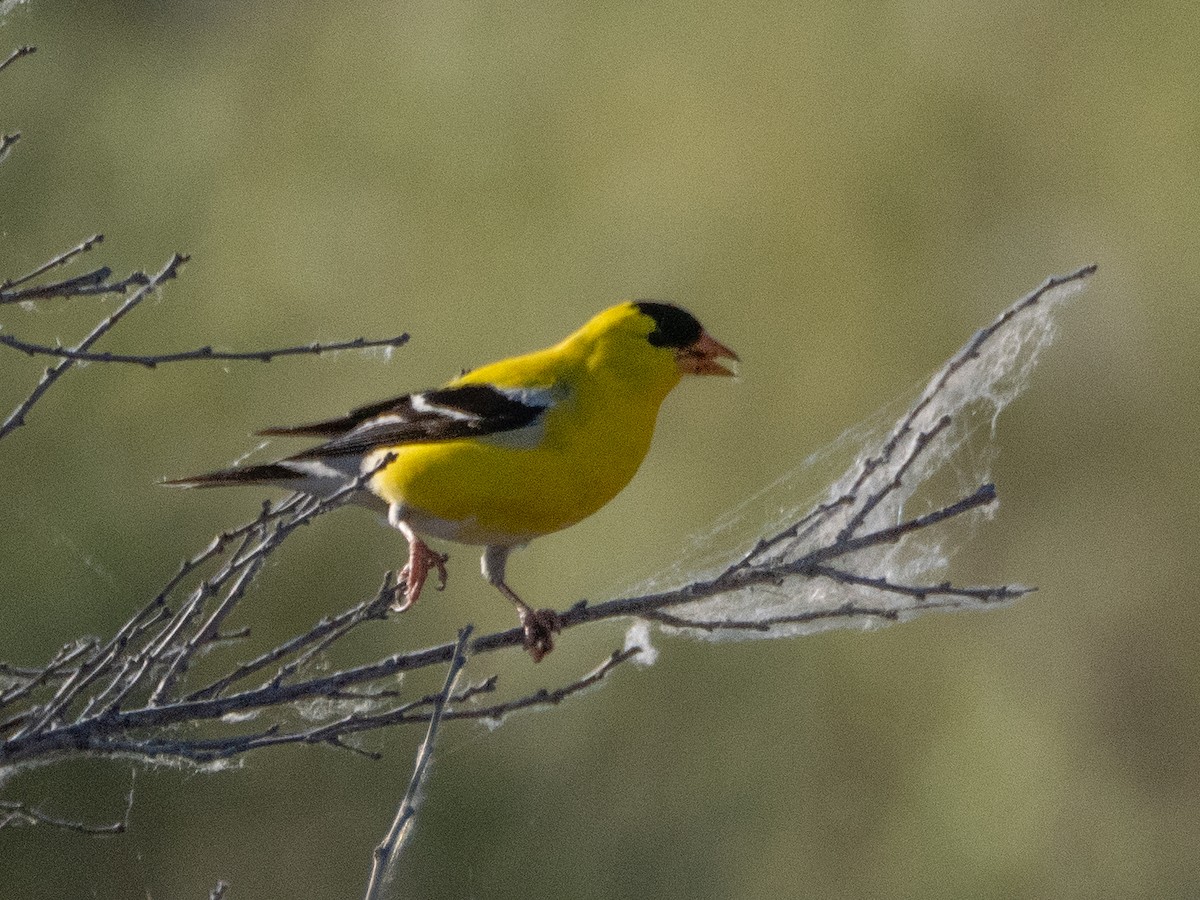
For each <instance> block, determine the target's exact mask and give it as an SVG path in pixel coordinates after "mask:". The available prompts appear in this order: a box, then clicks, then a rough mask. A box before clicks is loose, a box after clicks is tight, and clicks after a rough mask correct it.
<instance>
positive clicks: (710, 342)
mask: <svg viewBox="0 0 1200 900" xmlns="http://www.w3.org/2000/svg"><path fill="white" fill-rule="evenodd" d="M722 358H724V359H732V360H734V361H735V362H736V361H737V358H738V355H737V354H736V353H734V352H733V351H732V350H730V349H729V348H728V347H726V346H725V345H724V344H722V343H721V342H720V341H718V340H717V339H716V338H714V337H713V336H712V335H710V334H709V333H708V332H707V331H702V332H700V337H699V339H697V340H696V342H695V343H694V344H691V345H689V346H687V347H683V348H681V349H679V350H676V351H675V363H676V365H678V366H679V371H680V372H682V373H683V374H684V375H733V374H735V373H734V371H733V370H732V369H727V368H725V366H723V365H721V364H720V363H719V362H717V360H718V359H722Z"/></svg>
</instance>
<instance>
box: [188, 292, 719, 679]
mask: <svg viewBox="0 0 1200 900" xmlns="http://www.w3.org/2000/svg"><path fill="white" fill-rule="evenodd" d="M720 359H731V360H736V359H737V355H736V354H735V353H734V352H733V351H732V350H730V349H729V348H728V347H726V346H725V345H724V344H721V343H720V342H718V341H716V340H715V339H713V338H712V337H711V336H710V335H709V334H708V333H707V332H706V331H705V330H704V329H703V327H701V325H700V323H699V322H698V321H697V320H696V318H695V317H694V316H693V315H692V314H691V313H689V312H686V311H685V310H683V309H680V308H679V307H678V306H674V305H671V304H669V303H658V302H652V301H636V302H630V303H622V304H620V305H618V306H614V307H612V308H611V309H607V310H605V311H604V312H602V313H600V314H599V315H597V316H596V317H595V318H593V319H592V320H591V321H589V322H588V323H587V324H586V325H584V326H583V327H582V328H580V329H579V330H578V331H576V332H575V333H574V334H571V335H570V336H568V337H567V338H566V339H565V340H563V341H562V342H561V343H558V344H555V345H554V346H553V347H548V348H546V349H545V350H538V351H536V352H534V353H528V354H525V355H524V356H514V357H512V358H510V359H504V360H500V361H499V362H494V363H491V364H490V365H486V366H483V367H482V368H479V369H474V370H472V371H469V372H467V373H465V374H463V375H462V376H460V377H459V378H456V379H454V380H453V381H451V382H449V383H448V384H446V385H445V386H444V387H441V388H437V389H434V390H429V391H422V392H421V393H415V394H406V395H404V396H402V397H397V398H395V399H393V400H385V401H384V402H382V403H374V404H371V405H370V406H364V407H361V408H360V409H356V410H354V411H353V412H351V413H350V414H349V415H346V416H343V417H342V418H338V419H331V420H329V421H326V422H316V423H313V424H310V425H299V426H295V427H290V428H268V429H265V430H264V431H261V432H259V433H260V434H264V435H285V436H301V437H314V438H324V439H325V441H324V443H321V444H318V445H317V446H315V447H312V448H310V449H308V450H304V451H301V452H300V453H297V454H295V455H294V456H289V457H287V458H285V459H281V460H279V461H278V462H274V463H268V464H265V465H251V466H244V467H239V468H232V469H226V470H224V471H220V472H213V473H211V474H207V475H197V476H194V477H191V478H181V479H177V480H174V481H169V482H166V483H167V484H173V485H179V486H184V487H218V486H223V485H239V484H240V485H245V484H255V485H258V484H266V485H274V486H278V487H282V488H288V489H290V490H293V491H301V492H304V493H308V494H314V495H317V496H328V495H330V494H332V493H333V492H335V491H337V490H339V489H344V488H345V487H346V486H347V485H348V484H351V483H353V481H354V480H355V479H356V478H359V477H360V476H361V475H362V474H365V473H368V472H371V471H372V470H373V469H378V471H376V472H375V473H374V474H373V475H372V476H371V478H370V479H369V481H367V482H366V483H365V490H364V491H362V492H361V493H362V494H363V496H361V497H356V498H355V499H356V500H359V501H360V502H365V503H367V505H370V506H373V507H375V508H377V509H380V510H381V511H383V510H386V513H387V519H388V522H389V523H390V524H391V525H392V526H393V527H395V528H396V529H397V530H399V531H400V533H401V534H403V535H404V537H405V538H406V539H407V541H408V547H409V555H408V563H407V565H405V566H404V568H403V569H402V570H401V571H400V575H399V578H398V582H397V584H398V586H397V588H396V592H397V593H396V598H395V600H394V601H393V604H392V608H393V609H395V610H397V611H402V610H405V609H408V608H409V607H411V606H412V605H413V604H414V603H416V602H417V599H418V598H419V597H420V596H421V589H422V587H423V586H424V584H425V581H426V579H427V578H428V577H429V573H430V572H431V571H437V573H438V575H439V579H440V582H441V583H442V584H444V583H445V579H446V559H447V557H446V556H444V555H442V554H441V553H437V552H435V551H434V550H432V549H430V547H429V546H428V545H427V544H426V543H425V536H432V537H436V538H442V539H444V540H449V541H455V542H457V543H461V544H475V545H482V546H483V547H484V551H483V558H482V569H483V577H484V578H485V579H486V580H487V581H488V583H489V584H492V585H494V586H495V587H496V588H497V589H498V590H499V591H500V592H501V593H502V594H504V596H505V597H507V598H508V599H509V600H510V601H512V603H513V604H514V605H515V606H516V608H517V614H518V616H519V617H520V620H521V625H522V628H523V629H524V633H525V647H526V649H527V650H528V651H529V653H530V654H531V655H532V656H533V658H534V661H539V660H541V658H542V657H543V656H545V655H546V654H547V653H549V652H550V650H551V649H553V646H554V640H553V635H554V633H556V632H557V631H558V630H559V628H560V625H559V619H558V615H557V614H556V613H555V612H554V611H553V610H548V609H540V610H535V609H533V608H532V607H530V606H529V605H528V604H526V603H525V601H523V600H522V599H521V598H520V597H518V596H517V594H516V593H515V592H514V591H513V589H512V588H510V587H509V586H508V584H507V582H506V581H505V564H506V562H507V561H508V555H509V553H510V552H512V550H513V549H514V548H516V547H520V546H523V545H524V544H527V543H528V542H529V541H531V540H532V539H533V538H536V537H540V536H541V535H544V534H550V533H551V532H554V531H558V530H560V529H562V528H566V527H567V526H568V525H574V524H575V523H576V522H578V521H580V520H581V519H584V518H587V517H588V516H590V515H591V514H592V513H594V512H596V511H597V510H598V509H600V508H601V507H602V506H604V505H605V504H606V503H608V501H609V500H611V499H613V497H615V496H616V495H617V494H618V493H619V492H620V491H621V489H622V488H623V487H625V485H626V484H628V483H629V480H630V479H631V478H633V475H634V473H635V472H636V471H637V469H638V466H639V465H641V462H642V459H643V458H644V457H645V455H646V451H647V450H649V448H650V440H651V438H652V437H653V435H654V425H655V421H656V420H657V418H658V409H659V406H660V405H661V404H662V402H663V400H664V399H665V398H666V396H667V394H668V393H670V392H671V389H672V388H674V387H675V385H677V384H678V383H679V381H680V379H681V378H682V376H684V375H732V374H733V373H732V372H731V371H730V370H729V369H728V368H726V367H725V366H724V365H722V364H721V363H720V362H718V360H720ZM389 456H390V457H391V461H390V462H386V460H387V459H388V458H389ZM381 465H382V467H381Z"/></svg>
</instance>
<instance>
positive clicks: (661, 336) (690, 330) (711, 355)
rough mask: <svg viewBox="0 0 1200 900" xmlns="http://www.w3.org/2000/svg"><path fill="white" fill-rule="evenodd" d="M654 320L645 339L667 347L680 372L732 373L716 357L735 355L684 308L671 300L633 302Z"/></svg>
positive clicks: (727, 357) (664, 347) (729, 357)
mask: <svg viewBox="0 0 1200 900" xmlns="http://www.w3.org/2000/svg"><path fill="white" fill-rule="evenodd" d="M632 305H633V308H634V309H636V310H637V311H638V312H639V313H641V315H642V316H643V317H645V318H648V319H650V320H651V321H652V322H653V323H654V327H653V328H652V329H651V331H650V333H649V334H648V335H646V340H647V342H649V344H650V346H652V347H659V348H662V349H664V350H670V351H671V352H672V353H673V354H674V357H675V365H676V367H677V368H678V369H679V373H680V374H681V375H733V374H734V373H733V370H732V369H728V368H726V367H725V366H723V365H721V363H719V362H717V360H719V359H731V360H733V361H734V362H736V361H737V358H738V355H737V354H736V353H734V352H733V351H732V350H730V349H729V348H728V347H726V346H725V345H724V344H722V343H721V342H720V341H718V340H717V339H716V338H714V337H713V336H712V335H710V334H709V333H708V332H707V331H705V330H704V327H703V326H702V325H701V324H700V322H699V320H697V318H696V317H695V316H693V315H692V314H691V313H690V312H688V311H687V310H686V309H680V308H679V307H678V306H675V305H674V304H671V303H660V302H657V301H654V300H637V301H635V302H634V303H633V304H632Z"/></svg>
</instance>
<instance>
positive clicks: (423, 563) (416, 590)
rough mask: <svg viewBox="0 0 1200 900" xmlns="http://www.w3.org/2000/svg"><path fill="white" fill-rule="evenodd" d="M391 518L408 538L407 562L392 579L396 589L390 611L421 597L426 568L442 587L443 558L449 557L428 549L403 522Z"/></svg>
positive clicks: (443, 584) (410, 603) (403, 609)
mask: <svg viewBox="0 0 1200 900" xmlns="http://www.w3.org/2000/svg"><path fill="white" fill-rule="evenodd" d="M389 518H391V517H389ZM391 521H392V524H393V525H395V526H396V527H397V528H398V529H400V532H401V533H402V534H403V535H404V537H405V538H407V539H408V562H407V563H406V564H405V566H404V568H403V569H401V570H400V574H399V575H398V576H397V578H396V589H395V592H394V594H393V599H392V603H391V606H390V607H389V608H390V609H391V610H392V611H393V612H404V611H405V610H406V609H409V608H411V607H412V606H413V605H414V604H415V603H416V602H417V601H418V600H419V599H421V589H422V588H424V587H425V581H426V580H427V579H428V578H429V571H430V569H436V570H437V573H438V590H439V591H440V590H442V589H443V588H445V586H446V560H448V559H449V558H450V557H448V556H447V555H446V554H445V553H438V552H437V551H436V550H432V549H430V547H429V545H428V544H426V543H425V542H424V541H423V540H421V538H420V537H418V536H417V533H416V532H415V531H413V530H412V527H411V526H410V525H409V524H408V523H407V522H405V521H403V520H400V519H392V520H391Z"/></svg>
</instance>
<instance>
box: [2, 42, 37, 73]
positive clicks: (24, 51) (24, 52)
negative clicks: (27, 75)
mask: <svg viewBox="0 0 1200 900" xmlns="http://www.w3.org/2000/svg"><path fill="white" fill-rule="evenodd" d="M34 53H37V47H31V46H29V45H28V44H26V45H25V46H23V47H18V48H17V49H16V50H14V51H13V52H12V53H10V54H8V56H7V57H5V59H4V62H0V72H3V71H4V70H5V69H7V68H8V67H9V66H11V65H12V64H13V63H15V62H16V61H17V60H18V59H23V58H24V57H26V56H30V55H31V54H34Z"/></svg>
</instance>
